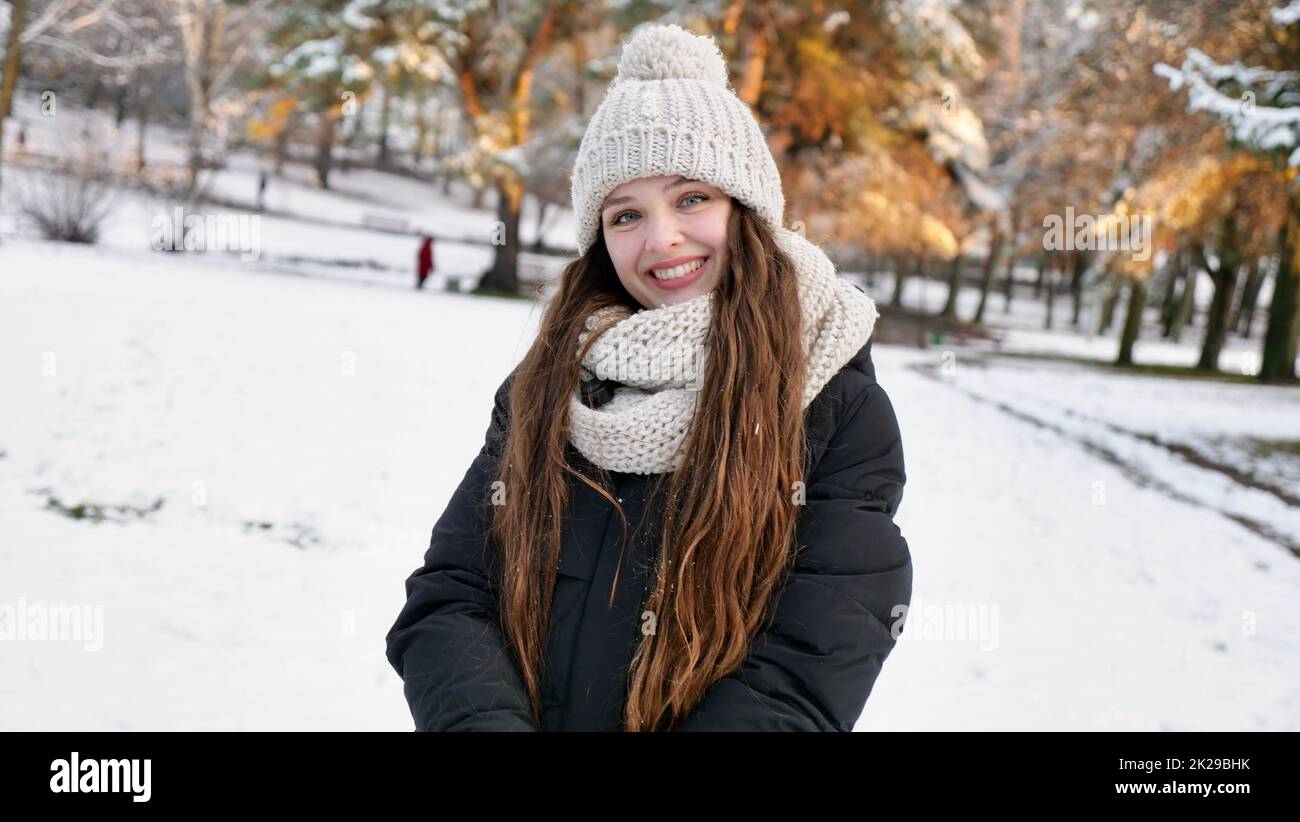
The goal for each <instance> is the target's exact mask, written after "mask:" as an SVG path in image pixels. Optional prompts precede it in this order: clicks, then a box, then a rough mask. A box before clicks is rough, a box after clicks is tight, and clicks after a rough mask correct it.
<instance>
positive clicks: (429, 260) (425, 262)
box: [415, 234, 433, 288]
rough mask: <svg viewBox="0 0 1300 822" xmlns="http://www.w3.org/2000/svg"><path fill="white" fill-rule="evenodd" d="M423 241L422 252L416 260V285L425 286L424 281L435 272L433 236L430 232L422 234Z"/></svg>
mask: <svg viewBox="0 0 1300 822" xmlns="http://www.w3.org/2000/svg"><path fill="white" fill-rule="evenodd" d="M421 236H422V237H423V242H421V243H420V254H419V257H418V260H417V262H416V269H415V276H416V280H415V287H416V288H424V281H425V280H427V279H428V278H429V275H430V274H431V273H433V238H432V237H430V236H429V235H428V234H423V235H421Z"/></svg>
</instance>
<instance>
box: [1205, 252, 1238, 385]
mask: <svg viewBox="0 0 1300 822" xmlns="http://www.w3.org/2000/svg"><path fill="white" fill-rule="evenodd" d="M1219 254H1220V257H1219V266H1218V268H1217V269H1214V270H1211V271H1210V278H1211V279H1212V280H1214V298H1213V299H1212V300H1211V301H1210V312H1209V314H1207V315H1206V323H1205V340H1204V342H1203V344H1202V345H1201V359H1200V361H1199V362H1198V363H1197V364H1196V367H1197V368H1200V369H1204V370H1207V371H1218V370H1219V353H1220V352H1221V351H1223V341H1224V339H1225V338H1226V337H1227V336H1228V314H1229V312H1231V311H1232V296H1233V291H1234V290H1235V289H1236V287H1237V259H1236V255H1235V254H1234V253H1233V252H1230V251H1229V250H1228V249H1227V248H1224V249H1222V250H1221V251H1220V252H1219ZM1202 259H1204V257H1203V256H1202ZM1206 267H1207V268H1209V266H1208V264H1207V266H1206Z"/></svg>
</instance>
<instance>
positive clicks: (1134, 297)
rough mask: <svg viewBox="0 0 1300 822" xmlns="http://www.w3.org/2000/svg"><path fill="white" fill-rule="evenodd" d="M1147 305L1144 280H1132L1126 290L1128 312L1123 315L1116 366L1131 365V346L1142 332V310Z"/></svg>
mask: <svg viewBox="0 0 1300 822" xmlns="http://www.w3.org/2000/svg"><path fill="white" fill-rule="evenodd" d="M1146 305H1147V283H1146V280H1139V279H1136V278H1134V279H1133V280H1132V281H1131V283H1130V285H1129V289H1128V312H1127V313H1126V314H1125V315H1124V331H1123V333H1121V334H1120V338H1119V358H1118V359H1116V360H1115V364H1116V365H1132V364H1133V344H1134V343H1135V342H1137V338H1138V334H1140V333H1141V332H1142V310H1143V309H1145V308H1146Z"/></svg>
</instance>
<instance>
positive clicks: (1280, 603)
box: [0, 237, 1300, 730]
mask: <svg viewBox="0 0 1300 822" xmlns="http://www.w3.org/2000/svg"><path fill="white" fill-rule="evenodd" d="M316 242H319V243H320V246H321V248H326V247H330V246H332V245H337V240H330V239H328V238H325V237H320V238H319V239H317V240H316ZM135 248H138V246H136V247H135ZM360 253H363V254H367V255H368V254H371V253H373V252H372V250H371V249H370V248H367V247H362V249H361V251H360ZM886 293H887V292H886ZM881 294H882V292H879V291H877V292H876V297H877V299H881V298H882V297H881ZM538 319H539V309H538V307H537V306H535V305H533V304H530V303H525V302H519V301H509V300H493V299H483V298H472V297H469V296H460V295H452V294H442V293H436V292H416V291H414V290H413V289H411V288H410V287H409V284H406V283H405V282H402V283H400V284H399V283H388V282H384V281H382V280H378V279H376V280H373V281H371V282H368V283H361V282H343V281H340V280H337V279H327V278H321V277H317V276H287V275H285V274H281V273H276V271H274V270H267V269H266V268H265V267H263V266H260V265H257V264H251V263H245V264H241V263H239V262H237V261H236V260H235V259H234V258H231V257H221V256H211V255H209V256H200V255H195V254H184V255H168V254H162V253H156V252H148V251H140V250H134V248H129V247H109V248H103V249H88V248H77V247H72V246H60V245H51V244H45V243H37V242H30V241H6V242H5V243H4V244H3V245H0V380H3V384H4V385H5V397H6V402H4V403H3V404H0V607H3V606H5V605H8V606H11V607H13V608H14V609H15V610H16V609H17V608H18V607H19V606H20V605H22V604H24V603H25V604H26V606H27V607H28V608H29V609H30V608H31V607H33V606H35V607H46V608H48V607H51V606H53V605H57V604H84V605H98V606H101V607H102V635H100V637H99V642H101V643H102V647H99V649H98V650H91V649H88V647H87V646H89V647H90V648H93V647H94V645H95V643H94V642H91V641H89V640H87V639H86V638H85V637H83V638H82V641H77V640H62V641H44V642H41V641H33V640H12V641H9V644H8V645H7V646H5V647H4V648H3V652H0V728H4V729H35V728H49V729H135V730H140V729H187V728H194V729H217V728H220V729H254V728H256V729H324V728H330V729H334V728H342V729H360V728H377V729H394V730H406V729H409V728H410V727H411V721H410V716H409V713H408V711H407V707H406V703H405V701H404V699H403V696H402V691H401V683H400V681H399V680H398V678H397V676H396V674H395V673H394V672H393V671H392V669H391V668H390V667H389V665H388V662H387V660H386V659H385V658H384V654H383V650H384V645H383V636H384V634H385V633H386V632H387V630H388V628H389V627H390V626H391V624H392V621H393V619H394V618H395V617H396V615H397V612H398V610H399V609H400V607H401V604H402V601H403V595H404V592H403V585H402V582H403V580H404V579H405V577H406V576H407V575H409V574H410V572H411V571H412V570H414V569H415V568H416V567H418V565H419V564H420V560H421V557H422V554H423V552H424V549H425V547H426V546H427V541H428V537H429V532H430V530H431V528H432V525H433V522H434V521H435V519H436V518H437V516H438V515H439V514H440V513H441V512H442V510H443V509H444V507H445V505H446V502H447V500H448V498H449V496H450V494H451V491H452V490H453V489H454V487H455V485H456V484H457V483H458V482H459V480H460V478H461V477H462V476H463V473H464V471H465V469H466V467H467V466H468V465H469V462H470V461H471V459H472V458H473V456H474V454H475V453H476V452H477V450H478V448H479V446H480V445H481V443H482V437H483V434H484V432H485V430H486V428H487V424H488V419H489V414H490V408H491V403H492V394H493V392H494V390H495V389H496V387H497V385H499V383H500V381H501V379H502V378H504V376H505V375H506V374H507V373H508V372H509V370H510V368H511V366H512V365H513V363H514V362H516V361H517V360H518V358H519V357H520V356H522V354H523V352H524V351H525V350H526V347H527V345H528V343H529V342H530V341H531V339H532V336H533V334H535V329H536V323H537V321H538ZM874 350H875V354H876V365H877V369H878V374H879V379H880V382H881V384H882V385H883V386H884V387H885V389H886V390H887V391H888V393H889V396H890V398H891V400H892V401H893V403H894V406H895V408H896V410H897V413H898V418H899V423H900V426H901V428H902V431H903V437H904V444H905V453H906V460H907V474H908V483H907V488H906V492H905V495H904V500H903V504H902V507H901V510H900V512H899V514H898V518H897V522H898V524H899V526H900V528H901V529H902V531H903V534H904V535H905V536H906V537H907V539H908V541H909V544H910V546H911V548H912V553H913V559H914V563H915V580H916V582H915V591H914V599H913V610H912V612H911V613H910V614H909V621H908V625H907V629H906V630H905V631H904V633H903V635H902V638H901V639H900V642H899V645H898V648H897V649H896V650H895V652H894V654H893V655H892V656H891V657H890V659H889V660H888V661H887V662H886V663H885V668H884V673H883V674H882V676H881V677H880V679H879V681H878V683H877V685H876V688H875V691H874V692H873V694H872V697H871V699H870V700H869V701H868V704H867V710H866V712H865V714H864V715H863V717H862V720H861V721H860V723H859V727H860V728H861V729H868V730H874V729H941V728H942V729H950V728H955V729H984V728H989V729H1057V728H1059V729H1141V730H1147V729H1152V730H1155V729H1171V730H1172V729H1178V730H1182V729H1279V730H1280V729H1287V730H1297V729H1300V693H1297V688H1296V685H1295V683H1296V682H1298V681H1300V611H1298V610H1297V609H1296V608H1295V607H1294V603H1295V601H1296V598H1297V595H1300V560H1298V559H1297V558H1296V557H1295V556H1293V555H1292V554H1291V553H1290V552H1288V551H1287V550H1286V549H1284V548H1283V547H1281V546H1280V545H1279V544H1278V543H1277V542H1276V541H1275V540H1274V539H1270V538H1269V537H1268V536H1266V535H1263V534H1261V533H1260V532H1259V531H1258V530H1254V529H1251V528H1248V527H1246V526H1244V525H1242V524H1241V523H1240V522H1237V521H1234V520H1233V519H1231V518H1230V517H1228V516H1226V515H1225V514H1224V512H1223V511H1222V510H1220V509H1221V508H1222V507H1224V505H1223V501H1222V500H1217V502H1218V503H1219V504H1218V505H1215V504H1213V503H1215V502H1216V499H1215V495H1216V494H1218V493H1219V491H1221V490H1222V489H1221V487H1220V486H1219V485H1217V484H1216V483H1219V482H1220V479H1219V477H1218V475H1217V474H1214V473H1212V472H1211V473H1204V474H1200V473H1196V472H1194V471H1192V470H1191V467H1190V466H1178V465H1177V464H1176V462H1175V460H1174V458H1173V457H1172V456H1170V455H1168V454H1167V453H1165V452H1161V451H1159V450H1158V449H1157V450H1156V451H1153V452H1150V453H1148V452H1145V451H1139V450H1138V449H1137V446H1136V445H1131V446H1130V445H1126V446H1124V448H1121V447H1120V446H1118V445H1116V444H1115V443H1116V441H1117V440H1118V441H1119V442H1125V439H1124V438H1125V436H1126V435H1122V434H1119V433H1116V432H1114V431H1111V430H1110V429H1107V428H1105V427H1104V426H1101V425H1100V422H1096V423H1090V425H1091V427H1089V428H1087V429H1086V430H1084V431H1077V430H1074V429H1072V428H1070V427H1069V426H1070V424H1071V419H1072V418H1071V417H1070V416H1069V415H1068V414H1066V413H1065V412H1064V411H1063V410H1062V409H1064V408H1066V407H1072V408H1077V409H1078V410H1079V412H1080V413H1082V414H1087V415H1088V417H1089V419H1092V418H1094V417H1095V418H1096V419H1097V420H1098V421H1108V422H1114V423H1116V424H1123V425H1124V426H1127V427H1130V428H1133V429H1134V430H1147V429H1151V430H1161V425H1160V424H1161V422H1162V421H1164V420H1171V419H1175V418H1176V412H1177V413H1178V414H1182V413H1183V412H1184V410H1185V411H1186V414H1185V416H1183V417H1182V419H1183V420H1184V422H1183V423H1180V424H1181V425H1185V426H1186V427H1187V428H1188V429H1189V430H1190V429H1191V428H1193V427H1195V430H1198V431H1214V430H1218V431H1220V432H1222V433H1225V434H1236V433H1239V432H1241V431H1245V430H1255V429H1254V428H1253V427H1252V426H1251V423H1249V422H1247V421H1245V420H1242V419H1240V418H1238V417H1236V416H1234V408H1241V407H1245V406H1248V407H1249V408H1250V409H1251V413H1252V414H1254V415H1255V416H1254V419H1257V420H1259V424H1258V428H1259V429H1261V430H1262V429H1264V428H1269V429H1270V430H1275V432H1278V433H1281V434H1282V435H1287V434H1288V432H1290V435H1291V436H1294V431H1293V430H1291V429H1287V427H1286V420H1287V419H1288V417H1287V412H1288V409H1289V408H1294V407H1295V406H1294V404H1293V401H1290V400H1289V399H1288V397H1289V396H1290V395H1285V394H1281V393H1279V394H1276V395H1274V394H1273V393H1271V392H1269V391H1265V390H1261V389H1256V388H1255V387H1252V386H1241V387H1238V386H1232V387H1231V388H1234V389H1235V388H1240V389H1241V391H1242V393H1241V394H1231V395H1216V394H1215V393H1214V391H1215V390H1217V389H1211V388H1207V387H1206V385H1205V384H1202V383H1195V382H1190V381H1180V380H1163V381H1162V380H1151V381H1150V384H1148V383H1147V382H1145V381H1142V382H1138V381H1135V378H1133V377H1131V376H1127V375H1110V374H1103V373H1101V372H1093V371H1086V372H1085V371H1080V372H1078V373H1073V372H1068V371H1050V370H1036V371H1033V372H1027V371H1023V370H1021V369H1022V368H1023V367H1024V366H1023V364H1017V363H1005V362H1002V361H997V360H994V361H989V362H988V363H986V364H985V366H984V367H983V368H981V367H980V366H979V365H978V364H977V359H976V355H974V354H972V355H971V356H969V357H967V356H966V355H965V354H964V353H961V352H959V353H958V357H957V360H956V364H957V367H956V369H955V371H952V370H950V373H949V372H945V371H944V369H943V362H944V361H943V359H942V353H943V352H942V351H940V350H931V351H920V350H913V349H904V348H894V347H889V346H883V345H882V346H877V347H876V348H875V349H874ZM968 360H969V362H968ZM1039 380H1041V382H1038V381H1039ZM1105 397H1109V398H1111V399H1112V402H1110V403H1107V402H1106V401H1105V399H1104V398H1105ZM1130 397H1131V398H1132V402H1131V403H1130V402H1129V398H1130ZM1162 397H1163V398H1164V399H1163V402H1162V399H1161V398H1162ZM990 400H997V401H1005V403H1006V404H1007V407H1006V408H1001V407H999V406H998V405H997V404H995V403H994V402H991V401H990ZM1289 402H1290V403H1291V404H1290V405H1289V406H1288V403H1289ZM1121 409H1127V410H1121ZM1030 418H1032V419H1030ZM1085 422H1086V421H1085ZM1194 422H1195V423H1196V425H1195V426H1193V423H1194ZM1045 423H1046V424H1045ZM1169 430H1171V431H1172V430H1173V429H1169ZM1179 430H1182V429H1179ZM1088 437H1092V438H1095V439H1097V440H1098V441H1099V442H1100V443H1101V444H1102V445H1106V446H1108V447H1110V448H1111V449H1113V450H1115V451H1116V452H1117V453H1118V455H1119V456H1120V457H1121V459H1120V460H1118V461H1116V460H1112V459H1108V458H1105V457H1104V456H1101V455H1100V451H1099V450H1098V449H1096V448H1093V449H1090V448H1089V447H1087V446H1086V445H1085V444H1084V440H1086V439H1087V438H1088ZM1103 437H1105V438H1106V439H1102V438H1103ZM1153 448H1154V446H1153ZM1125 449H1127V450H1125ZM1135 464H1136V465H1138V466H1139V467H1142V468H1144V469H1146V470H1147V471H1149V472H1150V473H1152V474H1155V475H1157V476H1158V478H1159V479H1160V482H1158V483H1153V482H1150V481H1149V478H1146V477H1143V476H1142V475H1141V474H1138V473H1135V471H1134V470H1133V465H1135ZM1171 489H1172V492H1171ZM1256 493H1260V492H1256ZM158 499H162V500H163V503H162V506H161V508H158V509H157V510H156V511H153V512H151V513H150V512H148V510H149V509H150V508H151V507H152V506H153V505H155V504H156V501H157V500H158ZM52 501H53V503H54V504H55V505H61V506H64V507H65V508H70V507H73V506H76V505H78V504H81V503H97V504H101V505H106V506H112V505H128V506H133V507H135V508H137V509H140V510H143V511H146V513H145V515H144V516H142V517H139V518H137V517H135V516H133V515H130V514H123V515H120V517H119V518H120V519H122V520H123V521H121V522H118V521H105V522H99V523H95V522H91V521H89V520H77V519H72V518H69V517H68V516H65V515H63V514H61V513H59V512H58V511H56V510H53V509H51V508H49V507H48V506H49V505H50V504H51V502H52ZM1252 512H1253V513H1255V514H1256V515H1260V516H1262V515H1263V514H1269V515H1270V516H1271V514H1270V513H1269V512H1263V513H1261V512H1260V511H1258V510H1254V509H1252ZM1272 513H1278V512H1276V511H1274V512H1272ZM1269 522H1271V523H1273V524H1274V525H1275V526H1277V527H1282V526H1284V525H1287V524H1288V523H1289V522H1293V520H1286V519H1284V518H1277V519H1270V520H1269ZM936 609H937V611H936ZM945 609H947V612H948V613H947V617H948V618H947V619H946V620H945V619H942V618H940V617H941V616H942V615H943V613H944V611H945ZM966 617H971V618H973V619H975V620H976V622H975V627H976V628H977V629H979V628H980V627H981V626H982V628H983V629H984V630H983V631H979V630H976V631H974V632H972V633H971V634H968V635H966V636H965V637H963V636H962V635H960V634H957V633H955V632H956V631H957V630H958V629H959V628H960V627H964V623H961V620H963V619H964V618H966ZM980 620H983V621H982V622H981V621H980ZM959 623H961V624H959Z"/></svg>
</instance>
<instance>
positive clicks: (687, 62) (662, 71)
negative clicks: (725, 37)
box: [614, 25, 728, 88]
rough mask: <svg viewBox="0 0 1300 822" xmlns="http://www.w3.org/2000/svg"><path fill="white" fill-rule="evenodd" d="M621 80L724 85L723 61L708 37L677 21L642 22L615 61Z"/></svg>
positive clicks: (725, 84) (724, 63)
mask: <svg viewBox="0 0 1300 822" xmlns="http://www.w3.org/2000/svg"><path fill="white" fill-rule="evenodd" d="M623 80H703V81H705V82H708V83H713V84H714V85H718V86H722V87H723V88H727V87H728V86H727V64H726V61H724V60H723V58H722V52H720V51H719V50H718V46H717V44H716V43H715V42H714V41H713V38H711V37H700V36H699V35H695V34H691V33H690V32H689V31H687V30H686V29H684V28H682V27H681V26H677V25H651V26H644V27H642V28H641V30H640V31H638V32H636V33H635V34H634V35H633V36H632V39H631V40H630V41H628V43H627V45H626V46H624V47H623V54H622V56H621V57H620V58H619V61H618V76H617V77H616V78H615V79H614V82H616V83H617V82H620V81H623Z"/></svg>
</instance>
